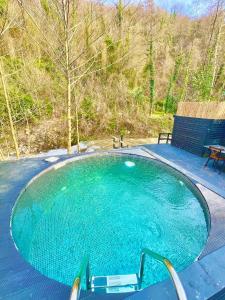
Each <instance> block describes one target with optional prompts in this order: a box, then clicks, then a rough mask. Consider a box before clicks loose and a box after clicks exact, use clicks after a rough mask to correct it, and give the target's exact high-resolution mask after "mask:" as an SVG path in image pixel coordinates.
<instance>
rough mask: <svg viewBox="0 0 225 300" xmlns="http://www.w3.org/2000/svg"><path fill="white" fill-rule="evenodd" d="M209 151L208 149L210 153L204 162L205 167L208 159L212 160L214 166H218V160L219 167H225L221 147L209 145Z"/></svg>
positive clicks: (224, 157) (224, 158)
mask: <svg viewBox="0 0 225 300" xmlns="http://www.w3.org/2000/svg"><path fill="white" fill-rule="evenodd" d="M209 151H210V154H209V157H208V159H207V161H206V163H205V167H206V166H207V165H208V163H209V161H210V160H213V166H214V167H219V162H220V161H222V166H221V169H222V167H225V156H223V154H222V151H223V149H222V148H216V147H213V146H210V147H209Z"/></svg>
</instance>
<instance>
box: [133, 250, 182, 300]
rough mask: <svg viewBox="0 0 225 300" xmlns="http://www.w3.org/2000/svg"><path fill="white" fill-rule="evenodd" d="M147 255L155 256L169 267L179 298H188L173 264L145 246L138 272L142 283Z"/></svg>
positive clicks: (180, 299)
mask: <svg viewBox="0 0 225 300" xmlns="http://www.w3.org/2000/svg"><path fill="white" fill-rule="evenodd" d="M146 255H149V256H151V257H152V258H154V259H155V260H157V261H159V262H161V263H163V264H164V266H165V267H166V268H167V270H168V272H169V274H170V276H171V278H172V281H173V284H174V287H175V289H176V293H177V297H178V299H179V300H187V296H186V293H185V291H184V287H183V285H182V283H181V280H180V278H179V276H178V274H177V272H176V271H175V269H174V267H173V265H172V264H171V262H170V261H169V260H168V259H167V258H166V257H163V256H161V255H160V254H158V253H155V252H153V251H151V250H149V249H147V248H144V249H143V250H142V251H141V260H140V269H139V273H138V277H139V281H140V284H141V283H142V280H143V275H144V264H145V256H146Z"/></svg>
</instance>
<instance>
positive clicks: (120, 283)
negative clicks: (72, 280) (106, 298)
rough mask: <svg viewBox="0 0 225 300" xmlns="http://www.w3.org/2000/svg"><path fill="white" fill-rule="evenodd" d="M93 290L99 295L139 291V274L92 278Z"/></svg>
mask: <svg viewBox="0 0 225 300" xmlns="http://www.w3.org/2000/svg"><path fill="white" fill-rule="evenodd" d="M91 290H92V292H97V293H106V294H115V293H131V292H135V291H138V290H139V279H138V275H137V274H126V275H108V276H92V277H91Z"/></svg>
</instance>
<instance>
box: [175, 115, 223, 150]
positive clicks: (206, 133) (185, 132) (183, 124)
mask: <svg viewBox="0 0 225 300" xmlns="http://www.w3.org/2000/svg"><path fill="white" fill-rule="evenodd" d="M171 144H172V145H173V146H176V147H178V148H182V149H184V150H186V151H189V152H192V153H194V154H197V155H200V156H202V155H203V154H204V152H205V148H204V145H216V144H220V145H223V146H225V120H219V119H216V120H215V119H204V118H193V117H184V116H174V127H173V138H172V142H171Z"/></svg>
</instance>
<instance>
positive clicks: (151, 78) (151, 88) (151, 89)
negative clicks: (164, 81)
mask: <svg viewBox="0 0 225 300" xmlns="http://www.w3.org/2000/svg"><path fill="white" fill-rule="evenodd" d="M154 73H155V72H154V59H153V41H152V39H151V41H150V43H149V102H150V103H149V104H150V116H151V114H152V109H153V103H154V95H155V74H154Z"/></svg>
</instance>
